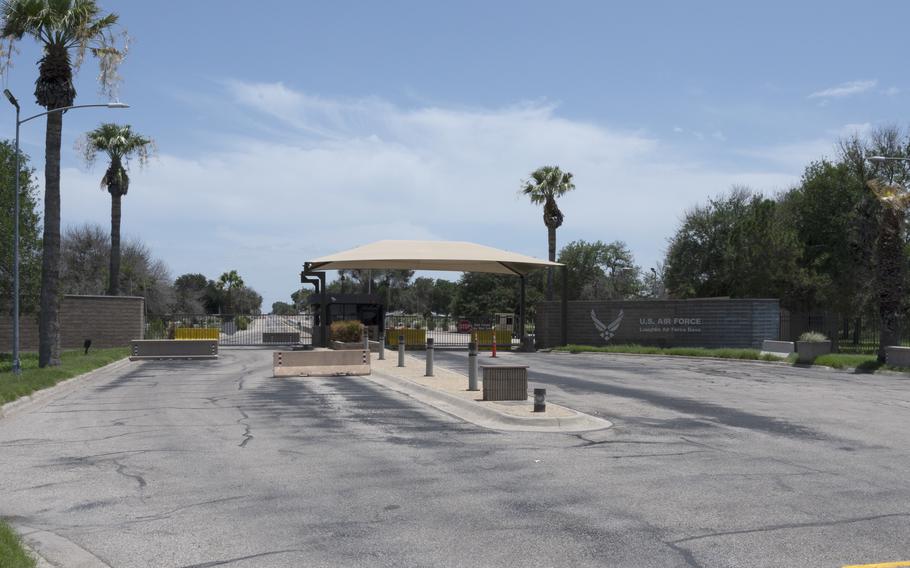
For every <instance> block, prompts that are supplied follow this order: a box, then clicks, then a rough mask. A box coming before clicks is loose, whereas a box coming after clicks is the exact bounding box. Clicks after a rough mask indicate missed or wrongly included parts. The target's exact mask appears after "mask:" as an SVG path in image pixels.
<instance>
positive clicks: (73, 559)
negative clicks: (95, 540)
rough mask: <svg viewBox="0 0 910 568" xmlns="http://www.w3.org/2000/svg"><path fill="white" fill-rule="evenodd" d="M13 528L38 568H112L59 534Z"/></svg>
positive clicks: (16, 526) (15, 525)
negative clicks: (59, 567)
mask: <svg viewBox="0 0 910 568" xmlns="http://www.w3.org/2000/svg"><path fill="white" fill-rule="evenodd" d="M13 527H14V528H15V529H16V532H17V533H19V536H20V537H21V538H22V542H23V544H25V546H26V547H27V548H28V550H29V551H30V552H31V553H32V555H33V556H34V557H35V560H36V563H37V566H38V568H53V567H54V566H65V567H66V568H111V567H110V565H109V564H107V563H105V562H103V561H102V560H101V559H100V558H98V557H97V556H95V555H94V554H92V553H91V552H89V551H87V550H85V549H84V548H82V547H81V546H79V545H78V544H76V543H74V542H72V541H70V540H68V539H66V538H63V537H62V536H60V535H58V534H55V533H52V532H49V531H45V530H41V529H35V528H32V527H28V526H25V525H20V524H17V523H14V524H13Z"/></svg>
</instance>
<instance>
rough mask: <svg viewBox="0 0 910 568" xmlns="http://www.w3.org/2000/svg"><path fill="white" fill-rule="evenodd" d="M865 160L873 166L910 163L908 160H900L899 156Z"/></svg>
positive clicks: (874, 157)
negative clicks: (889, 163)
mask: <svg viewBox="0 0 910 568" xmlns="http://www.w3.org/2000/svg"><path fill="white" fill-rule="evenodd" d="M866 159H867V160H869V161H870V162H872V163H874V164H884V163H887V162H910V158H902V157H899V156H868V157H866Z"/></svg>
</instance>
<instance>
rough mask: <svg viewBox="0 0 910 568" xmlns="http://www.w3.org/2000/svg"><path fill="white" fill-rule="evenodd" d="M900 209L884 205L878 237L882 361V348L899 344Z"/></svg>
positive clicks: (882, 354)
mask: <svg viewBox="0 0 910 568" xmlns="http://www.w3.org/2000/svg"><path fill="white" fill-rule="evenodd" d="M903 222H904V216H903V213H902V212H900V211H898V210H896V209H894V208H891V207H886V208H885V210H884V217H883V219H882V229H881V230H882V232H881V235H880V236H879V241H878V274H879V275H878V282H879V290H878V309H879V316H880V318H881V329H880V330H879V342H878V360H879V361H881V362H884V361H885V348H886V347H888V346H892V345H900V344H901V342H900V340H901V334H900V312H901V299H902V296H903V282H904V251H903V240H902V239H901V227H903Z"/></svg>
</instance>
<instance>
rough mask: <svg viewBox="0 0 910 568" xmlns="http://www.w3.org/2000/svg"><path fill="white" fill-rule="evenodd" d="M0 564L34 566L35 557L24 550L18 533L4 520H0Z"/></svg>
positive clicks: (10, 567)
mask: <svg viewBox="0 0 910 568" xmlns="http://www.w3.org/2000/svg"><path fill="white" fill-rule="evenodd" d="M0 566H2V568H35V559H34V558H32V557H31V555H29V553H28V552H26V551H25V549H24V548H23V547H22V541H21V540H19V535H17V534H16V533H15V532H14V531H13V529H12V528H11V527H10V526H9V525H8V524H7V523H6V522H5V521H0Z"/></svg>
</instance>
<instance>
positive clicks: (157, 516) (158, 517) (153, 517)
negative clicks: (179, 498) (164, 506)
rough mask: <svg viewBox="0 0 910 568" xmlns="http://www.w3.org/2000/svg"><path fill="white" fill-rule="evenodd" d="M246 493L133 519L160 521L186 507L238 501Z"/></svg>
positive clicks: (134, 521) (136, 521)
mask: <svg viewBox="0 0 910 568" xmlns="http://www.w3.org/2000/svg"><path fill="white" fill-rule="evenodd" d="M245 497H246V496H245V495H237V496H235V497H222V498H221V499H210V500H208V501H200V502H198V503H190V504H189V505H184V506H182V507H177V508H176V509H171V510H169V511H164V512H161V513H156V514H154V515H143V516H141V517H136V518H135V519H133V521H131V522H133V523H139V522H148V521H159V520H161V519H167V518H170V516H171V515H173V514H174V513H177V512H179V511H183V510H185V509H193V508H195V507H201V506H203V505H213V504H215V503H225V502H227V501H236V500H237V499H243V498H245Z"/></svg>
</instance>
